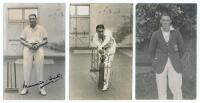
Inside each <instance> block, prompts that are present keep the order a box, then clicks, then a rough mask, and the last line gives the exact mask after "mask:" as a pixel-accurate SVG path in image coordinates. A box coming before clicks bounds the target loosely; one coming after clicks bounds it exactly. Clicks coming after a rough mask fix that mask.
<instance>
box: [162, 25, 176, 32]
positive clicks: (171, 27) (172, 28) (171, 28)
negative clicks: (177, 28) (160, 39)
mask: <svg viewBox="0 0 200 103" xmlns="http://www.w3.org/2000/svg"><path fill="white" fill-rule="evenodd" d="M169 30H170V31H172V30H174V27H173V26H170V29H169ZM161 31H162V32H163V28H162V27H161Z"/></svg>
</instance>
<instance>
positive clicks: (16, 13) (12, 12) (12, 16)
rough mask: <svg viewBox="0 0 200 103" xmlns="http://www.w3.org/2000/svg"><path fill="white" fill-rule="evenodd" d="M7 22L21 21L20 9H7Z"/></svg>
mask: <svg viewBox="0 0 200 103" xmlns="http://www.w3.org/2000/svg"><path fill="white" fill-rule="evenodd" d="M8 17H9V20H22V9H9V10H8Z"/></svg>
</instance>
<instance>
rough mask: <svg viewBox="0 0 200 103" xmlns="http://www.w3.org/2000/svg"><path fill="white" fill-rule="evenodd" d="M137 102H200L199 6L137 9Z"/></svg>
mask: <svg viewBox="0 0 200 103" xmlns="http://www.w3.org/2000/svg"><path fill="white" fill-rule="evenodd" d="M135 35H136V50H135V51H136V74H135V75H136V78H135V79H136V80H135V81H136V85H135V93H136V94H135V97H136V99H141V100H144V99H145V100H146V99H147V100H149V99H159V100H166V99H170V100H194V99H196V88H197V86H196V80H197V77H196V73H197V72H196V71H197V70H196V69H197V68H196V60H197V59H196V57H197V55H196V44H197V43H196V42H197V40H196V35H197V4H195V3H193V4H192V3H185V4H181V3H139V4H137V5H136V34H135Z"/></svg>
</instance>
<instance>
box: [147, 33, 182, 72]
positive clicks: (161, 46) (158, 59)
mask: <svg viewBox="0 0 200 103" xmlns="http://www.w3.org/2000/svg"><path fill="white" fill-rule="evenodd" d="M184 52H185V47H184V41H183V38H182V36H181V34H180V32H179V31H177V30H171V31H170V37H169V41H168V42H166V41H165V39H164V36H163V34H162V31H161V29H159V30H158V31H156V32H154V33H153V35H152V37H151V41H150V44H149V53H150V57H151V60H152V66H153V67H154V69H155V71H156V72H157V73H162V72H163V70H164V68H165V65H166V62H167V59H168V58H170V60H171V62H172V65H173V67H174V69H175V71H176V72H177V73H182V68H183V66H182V64H181V58H182V56H183V54H184Z"/></svg>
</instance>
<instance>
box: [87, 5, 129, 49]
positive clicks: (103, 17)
mask: <svg viewBox="0 0 200 103" xmlns="http://www.w3.org/2000/svg"><path fill="white" fill-rule="evenodd" d="M131 19H132V5H131V4H109V3H108V4H90V32H91V35H92V34H94V33H95V32H96V25H97V24H104V26H105V28H107V29H110V30H111V31H112V32H117V31H119V28H121V27H122V26H123V25H124V23H127V22H128V23H129V25H130V28H131V25H132V21H131ZM121 35H123V34H121ZM127 35H128V36H127V37H126V38H125V39H124V40H123V41H122V42H121V44H118V46H120V47H127V46H129V47H130V46H132V33H129V34H127ZM116 39H120V38H116Z"/></svg>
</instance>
